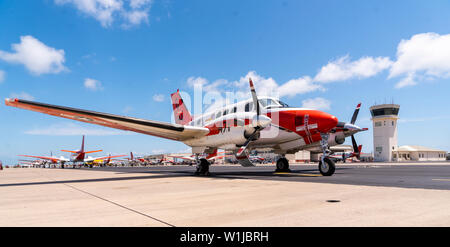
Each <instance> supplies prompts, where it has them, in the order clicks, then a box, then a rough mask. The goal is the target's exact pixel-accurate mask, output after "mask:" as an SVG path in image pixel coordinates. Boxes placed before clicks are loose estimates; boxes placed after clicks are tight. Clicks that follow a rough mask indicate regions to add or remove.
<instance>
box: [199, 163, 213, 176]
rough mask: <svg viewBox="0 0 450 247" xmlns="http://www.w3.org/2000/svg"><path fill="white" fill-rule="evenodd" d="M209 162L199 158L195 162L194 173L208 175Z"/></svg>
mask: <svg viewBox="0 0 450 247" xmlns="http://www.w3.org/2000/svg"><path fill="white" fill-rule="evenodd" d="M210 165H211V163H209V161H208V160H206V159H200V160H199V161H198V162H197V170H196V171H195V175H205V176H209V175H211V173H209V166H210Z"/></svg>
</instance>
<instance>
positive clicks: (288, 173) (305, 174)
mask: <svg viewBox="0 0 450 247" xmlns="http://www.w3.org/2000/svg"><path fill="white" fill-rule="evenodd" d="M273 174H275V175H295V176H300V177H322V175H320V174H308V173H290V172H274V173H273Z"/></svg>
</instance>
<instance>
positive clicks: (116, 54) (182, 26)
mask: <svg viewBox="0 0 450 247" xmlns="http://www.w3.org/2000/svg"><path fill="white" fill-rule="evenodd" d="M84 2H88V3H90V4H91V5H81V4H80V3H81V1H78V0H36V1H0V96H1V97H2V98H8V97H21V98H24V97H25V98H30V99H33V100H35V101H39V102H46V103H50V104H57V105H64V106H72V107H77V108H82V109H89V110H95V111H100V112H108V113H114V114H119V115H128V116H134V117H140V118H145V119H152V120H159V121H171V118H172V107H171V104H170V99H169V95H170V93H173V92H175V91H176V90H177V89H178V88H179V89H180V90H182V91H184V92H187V93H190V94H192V93H193V87H192V84H193V83H201V84H202V85H204V86H206V87H207V88H210V90H212V91H214V90H216V91H219V92H221V93H223V92H224V90H225V89H227V90H230V89H231V90H236V91H246V90H248V89H247V88H245V87H242V86H239V85H240V84H239V82H242V81H243V80H245V78H247V77H248V76H252V77H256V78H257V79H256V83H255V85H256V89H257V91H258V92H261V91H264V90H265V88H274V89H275V90H278V89H279V90H280V92H281V94H280V95H281V97H282V100H283V101H285V102H286V103H288V104H290V105H292V106H305V104H309V105H310V106H311V105H312V106H316V107H318V108H320V109H322V110H325V111H327V112H329V113H332V114H334V115H336V116H337V117H338V118H339V119H340V120H343V121H348V120H350V118H351V115H352V113H353V109H354V107H355V106H356V104H357V103H358V102H362V104H363V106H362V110H361V112H360V116H359V119H358V121H357V124H358V125H360V126H362V127H369V128H370V129H371V122H370V113H369V110H368V108H369V107H370V106H371V105H373V104H375V103H384V102H391V101H392V100H393V101H394V103H397V104H400V105H401V109H400V118H401V121H400V122H399V133H398V134H399V144H400V145H407V144H410V145H424V146H429V147H434V148H439V149H443V150H450V141H449V140H450V127H449V124H448V123H449V121H450V113H449V112H448V106H449V102H450V100H449V97H448V92H450V85H449V81H450V42H449V40H450V15H448V13H449V12H450V2H448V1H432V2H430V1H411V0H408V1H257V0H255V1H206V0H203V1H195V0H192V1H169V0H152V1H149V0H132V1H125V0H114V1H110V2H111V3H114V4H113V5H110V6H105V5H101V2H102V1H98V0H89V1H84ZM14 47H15V48H16V49H15V48H14ZM21 49H22V50H23V51H26V52H25V53H26V55H24V54H25V53H24V52H21V51H22V50H21ZM35 50H37V52H36V54H37V56H38V57H39V56H40V59H41V60H39V61H42V62H40V63H38V64H35V61H36V60H35V59H33V58H34V57H33V54H34V55H35V53H34V52H29V51H35ZM41 50H42V52H41V53H39V51H41ZM30 54H31V55H30ZM43 56H44V57H45V59H43V58H42V57H43ZM215 85H216V86H215ZM217 85H219V86H217ZM208 86H209V87H208ZM301 89H304V90H303V91H302V90H301ZM0 117H1V121H0V160H2V161H4V162H6V163H11V162H14V161H15V160H16V159H17V156H16V155H17V154H49V153H50V151H53V153H54V154H57V155H65V154H64V153H60V152H58V151H59V150H60V149H63V148H64V149H69V148H72V149H77V148H79V146H80V142H81V134H80V133H81V132H84V133H87V137H86V141H87V143H86V145H87V148H88V149H89V148H91V149H96V148H102V149H103V150H105V152H104V154H107V153H115V154H117V153H128V152H129V151H133V152H135V153H138V154H148V153H153V152H172V151H173V152H178V151H182V150H186V149H188V147H187V146H185V145H184V144H182V143H177V142H173V141H169V140H164V139H160V138H156V137H152V136H145V135H141V134H134V133H128V132H122V131H116V130H112V129H107V128H102V127H98V126H94V125H88V124H84V123H79V122H74V121H70V120H66V119H61V118H56V117H52V116H48V115H44V114H40V113H34V112H30V111H25V110H20V109H15V108H10V107H6V106H5V105H4V103H2V104H1V105H0ZM357 140H358V142H359V143H361V144H363V151H364V152H371V151H372V150H373V144H372V132H371V130H370V131H368V132H366V133H360V134H358V136H357Z"/></svg>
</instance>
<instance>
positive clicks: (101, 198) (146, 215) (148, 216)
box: [64, 184, 175, 227]
mask: <svg viewBox="0 0 450 247" xmlns="http://www.w3.org/2000/svg"><path fill="white" fill-rule="evenodd" d="M64 185H65V186H68V187H70V188H72V189H74V190H78V191H80V192H83V193H85V194H88V195H90V196H93V197H95V198H98V199H100V200H103V201H105V202H109V203H111V204H114V205H116V206H119V207H121V208H124V209H126V210H129V211H131V212H134V213H137V214H140V215H142V216H145V217H147V218H150V219H152V220H155V221H158V222H160V223H163V224H165V225H168V226H172V227H175V226H174V225H172V224H170V223H167V222H165V221H162V220H160V219H157V218H155V217H152V216H150V215H148V214H144V213H141V212H139V211H136V210H134V209H132V208H129V207H125V206H123V205H120V204H118V203H115V202H113V201H110V200H108V199H105V198H103V197H100V196H97V195H94V194H91V193H89V192H87V191H84V190H81V189H78V188H76V187H73V186H72V185H68V184H64Z"/></svg>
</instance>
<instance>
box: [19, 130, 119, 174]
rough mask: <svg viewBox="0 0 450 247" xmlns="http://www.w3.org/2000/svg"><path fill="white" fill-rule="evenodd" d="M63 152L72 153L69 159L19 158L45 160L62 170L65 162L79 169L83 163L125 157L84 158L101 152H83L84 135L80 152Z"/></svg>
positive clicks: (52, 157)
mask: <svg viewBox="0 0 450 247" xmlns="http://www.w3.org/2000/svg"><path fill="white" fill-rule="evenodd" d="M61 151H63V152H69V153H72V155H71V157H70V158H65V157H64V156H61V157H59V158H58V157H54V156H50V157H48V156H35V155H19V156H23V157H31V158H37V159H42V160H46V161H49V162H51V163H52V164H58V163H59V164H60V165H61V168H64V165H65V163H66V162H71V163H72V164H73V168H75V166H77V165H78V166H79V167H81V165H83V164H84V163H89V162H93V161H94V160H103V159H108V158H116V157H123V156H126V155H115V156H106V157H91V156H86V154H89V153H96V152H101V151H103V150H95V151H84V135H83V139H82V142H81V149H80V150H75V151H71V150H61Z"/></svg>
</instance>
